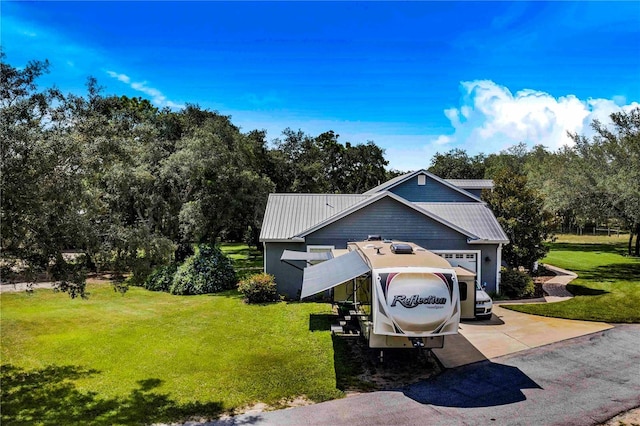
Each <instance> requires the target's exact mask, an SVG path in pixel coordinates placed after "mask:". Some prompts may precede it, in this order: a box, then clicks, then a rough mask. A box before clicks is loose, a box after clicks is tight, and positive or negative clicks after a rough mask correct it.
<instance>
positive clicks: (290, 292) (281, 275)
mask: <svg viewBox="0 0 640 426" xmlns="http://www.w3.org/2000/svg"><path fill="white" fill-rule="evenodd" d="M285 250H295V251H307V248H306V246H305V244H304V243H265V244H264V264H265V272H266V273H267V274H271V275H273V276H274V277H275V279H276V285H277V287H278V294H282V295H285V296H287V297H289V298H291V299H296V298H297V297H298V296H299V294H298V291H299V290H300V289H301V288H302V271H301V270H299V269H297V268H294V267H293V266H291V265H289V264H287V263H285V262H282V261H281V260H280V256H282V252H284V251H285ZM292 263H294V264H297V265H298V266H300V267H301V268H304V266H305V262H292Z"/></svg>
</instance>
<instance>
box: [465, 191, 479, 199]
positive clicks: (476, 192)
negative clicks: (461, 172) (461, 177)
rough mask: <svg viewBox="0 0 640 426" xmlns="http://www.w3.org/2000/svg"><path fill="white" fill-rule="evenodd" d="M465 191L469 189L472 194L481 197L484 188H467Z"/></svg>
mask: <svg viewBox="0 0 640 426" xmlns="http://www.w3.org/2000/svg"><path fill="white" fill-rule="evenodd" d="M465 191H467V192H468V193H470V194H473V195H475V196H476V197H478V198H480V197H481V196H482V189H465Z"/></svg>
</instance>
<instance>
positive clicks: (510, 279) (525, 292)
mask: <svg viewBox="0 0 640 426" xmlns="http://www.w3.org/2000/svg"><path fill="white" fill-rule="evenodd" d="M534 292H535V286H534V285H533V280H532V279H531V277H530V276H529V275H528V274H527V273H526V272H523V271H520V270H518V269H510V268H502V269H501V270H500V293H502V294H504V295H506V296H507V297H509V298H511V299H520V298H523V297H529V296H532V295H533V293H534Z"/></svg>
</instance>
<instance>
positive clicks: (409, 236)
mask: <svg viewBox="0 0 640 426" xmlns="http://www.w3.org/2000/svg"><path fill="white" fill-rule="evenodd" d="M492 187H493V183H492V182H491V181H489V180H445V179H441V178H439V177H438V176H435V175H433V174H431V173H429V172H427V171H426V170H418V171H415V172H412V173H407V174H404V175H401V176H398V177H396V178H394V179H391V180H389V181H387V182H385V183H383V184H381V185H378V186H377V187H375V188H373V189H371V190H369V191H367V192H365V193H363V194H270V195H269V200H268V202H267V207H266V210H265V216H264V221H263V224H262V230H261V233H260V241H261V242H262V243H263V245H264V270H265V272H267V273H269V274H272V275H274V276H275V279H276V283H277V286H278V292H279V293H280V294H284V295H286V296H288V297H291V298H297V297H298V296H299V294H300V289H301V286H302V279H303V272H302V270H303V268H304V267H305V266H306V265H307V264H310V263H314V262H319V261H322V260H323V259H326V258H327V257H324V255H326V254H327V253H324V252H330V251H331V250H335V249H345V248H346V247H347V243H348V242H350V241H363V240H366V239H367V238H368V237H369V236H370V235H380V236H381V237H383V238H385V239H392V240H396V241H411V242H413V243H415V244H417V245H419V246H421V247H424V248H426V249H427V250H430V251H432V252H434V253H436V254H438V255H440V256H442V257H444V258H445V259H446V260H447V261H449V263H451V265H452V266H461V267H464V268H466V269H469V270H471V271H473V272H475V273H476V277H478V279H479V281H480V283H482V284H484V283H486V285H487V291H490V292H492V291H495V292H497V291H498V289H499V281H500V274H499V273H500V264H501V254H502V253H501V252H502V246H503V245H504V244H507V243H508V242H509V240H508V238H507V236H506V235H505V233H504V231H503V230H502V228H501V227H500V224H499V223H498V221H497V220H496V218H495V216H494V215H493V213H492V212H491V210H490V209H489V207H488V206H487V205H486V203H484V202H483V201H482V200H481V199H480V191H481V190H482V189H491V188H492ZM285 250H288V253H291V252H290V251H294V252H306V253H309V255H308V256H304V255H300V256H299V257H298V258H293V259H287V260H286V261H282V260H281V257H282V254H283V253H284V251H285ZM312 253H316V254H312Z"/></svg>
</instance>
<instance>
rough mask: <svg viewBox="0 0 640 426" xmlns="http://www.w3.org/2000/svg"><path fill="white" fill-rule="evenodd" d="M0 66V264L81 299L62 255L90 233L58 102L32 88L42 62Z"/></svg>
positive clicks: (51, 93)
mask: <svg viewBox="0 0 640 426" xmlns="http://www.w3.org/2000/svg"><path fill="white" fill-rule="evenodd" d="M1 59H2V61H1V64H0V65H1V69H0V76H1V81H0V133H1V136H0V137H1V139H2V153H1V155H2V160H1V165H0V167H1V170H0V186H1V187H2V192H1V194H0V215H1V221H2V227H1V236H2V237H1V241H2V246H1V250H2V258H3V262H5V266H11V265H14V266H19V267H20V268H21V269H22V270H23V273H25V274H26V276H27V278H30V279H33V278H34V277H35V276H36V275H37V274H39V273H42V272H45V271H47V272H49V273H50V274H51V275H53V277H54V279H55V280H57V281H59V288H60V289H61V290H63V291H68V292H69V294H70V295H71V296H73V297H75V296H76V295H83V294H84V286H85V276H84V274H83V273H82V264H80V263H74V262H69V261H67V260H66V259H65V257H64V256H63V251H64V250H65V249H70V248H76V247H78V246H83V245H85V244H86V234H87V230H88V229H90V224H89V222H88V220H87V216H86V214H85V210H84V201H85V200H86V192H85V188H84V186H83V184H82V176H83V171H84V169H83V167H82V157H81V147H80V146H79V143H78V141H77V140H75V139H73V138H70V131H69V121H68V115H67V112H68V111H67V103H66V99H65V97H64V96H62V94H61V93H60V92H59V91H57V90H54V89H49V90H44V91H39V90H38V88H37V85H36V80H37V78H38V77H40V76H41V75H42V74H43V73H45V72H47V69H48V62H46V61H45V62H40V61H31V62H29V63H28V64H27V65H26V66H25V67H24V68H23V69H18V68H15V67H12V66H11V65H9V64H7V63H6V62H5V60H4V55H1Z"/></svg>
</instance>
